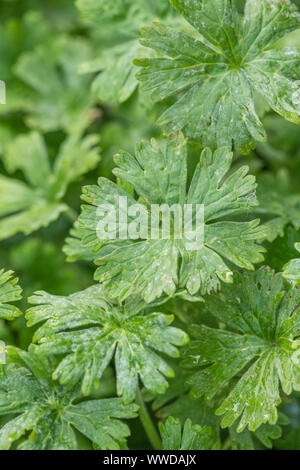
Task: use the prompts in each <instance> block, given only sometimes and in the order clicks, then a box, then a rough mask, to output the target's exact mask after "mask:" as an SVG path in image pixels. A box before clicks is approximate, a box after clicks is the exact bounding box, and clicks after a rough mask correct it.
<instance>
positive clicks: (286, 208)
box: [257, 169, 300, 241]
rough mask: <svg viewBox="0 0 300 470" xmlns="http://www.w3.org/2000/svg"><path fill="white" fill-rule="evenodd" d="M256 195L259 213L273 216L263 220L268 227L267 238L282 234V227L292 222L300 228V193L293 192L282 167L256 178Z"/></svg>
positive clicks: (271, 239)
mask: <svg viewBox="0 0 300 470" xmlns="http://www.w3.org/2000/svg"><path fill="white" fill-rule="evenodd" d="M258 183H259V184H258V191H257V197H258V200H259V202H260V205H259V208H258V211H259V213H260V214H266V215H268V216H271V217H272V216H273V217H272V218H271V220H268V221H267V222H265V225H266V226H267V227H268V228H269V234H268V240H269V241H273V240H274V239H275V238H276V237H278V236H281V237H282V236H283V234H284V229H285V227H286V226H287V225H288V224H292V225H293V226H294V227H295V229H296V230H298V229H299V228H300V193H298V194H294V191H293V188H292V185H291V182H290V180H289V174H288V172H287V171H286V170H284V169H282V170H281V171H280V172H278V173H277V174H275V175H274V174H272V173H269V174H268V173H264V174H263V175H261V176H260V178H259V180H258Z"/></svg>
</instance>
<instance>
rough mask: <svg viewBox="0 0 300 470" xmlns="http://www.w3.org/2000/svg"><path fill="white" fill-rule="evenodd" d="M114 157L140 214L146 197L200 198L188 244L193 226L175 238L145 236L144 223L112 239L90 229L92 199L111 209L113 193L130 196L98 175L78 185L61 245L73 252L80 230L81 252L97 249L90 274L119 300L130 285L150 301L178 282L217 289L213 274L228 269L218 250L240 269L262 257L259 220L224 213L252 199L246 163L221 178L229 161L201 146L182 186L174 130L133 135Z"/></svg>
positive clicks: (182, 155) (224, 274) (166, 200)
mask: <svg viewBox="0 0 300 470" xmlns="http://www.w3.org/2000/svg"><path fill="white" fill-rule="evenodd" d="M115 161H116V163H117V164H118V168H116V169H115V170H114V174H115V175H116V176H117V177H118V178H120V179H122V180H123V181H126V182H127V183H129V184H130V185H132V187H133V188H134V189H135V191H136V193H137V195H138V196H139V197H140V200H141V201H143V202H144V205H145V212H146V214H147V219H148V220H150V212H148V209H147V208H149V207H150V205H151V204H159V205H160V204H168V205H169V206H172V205H173V204H180V206H181V207H182V208H183V207H184V204H194V205H195V204H203V205H204V221H205V234H204V236H205V239H204V244H202V243H201V244H200V246H199V248H198V247H197V249H194V250H191V249H190V248H189V246H190V245H191V243H193V242H195V234H194V231H193V230H191V232H185V234H184V237H183V238H181V239H176V235H174V236H173V237H172V238H171V239H164V238H163V236H162V237H161V238H160V239H153V238H151V233H152V232H151V233H150V232H148V230H150V227H149V228H148V229H147V227H142V229H141V230H140V234H141V236H140V237H139V238H140V240H138V241H136V240H126V241H122V240H120V237H119V236H117V239H116V240H110V239H107V240H105V239H104V238H103V239H101V234H100V235H99V233H98V231H97V227H98V224H99V215H98V207H99V206H100V204H107V203H110V204H112V205H113V206H116V212H117V211H118V196H127V197H128V208H129V210H130V207H131V206H133V205H134V204H136V200H135V199H134V198H133V197H131V196H130V195H129V194H128V193H127V192H126V191H125V190H123V189H122V188H121V187H120V186H117V185H115V184H112V183H111V182H110V181H108V180H106V179H104V178H100V179H99V180H98V186H88V187H86V188H84V189H83V196H82V198H83V200H84V201H85V202H87V203H89V204H90V205H86V206H83V208H82V214H81V216H80V218H79V221H78V225H77V228H75V232H73V234H75V235H76V240H73V241H72V240H71V241H69V242H68V244H69V246H68V247H67V249H66V250H67V253H68V254H69V255H70V256H71V257H72V256H73V257H74V256H75V257H76V258H78V251H79V250H78V241H77V240H78V237H80V236H81V238H82V242H81V246H82V250H81V251H82V253H81V255H82V257H83V258H84V257H85V256H87V258H88V259H91V256H92V253H91V250H89V251H88V252H87V248H91V249H94V251H96V250H97V257H96V264H99V265H100V267H99V268H98V269H97V270H96V273H95V278H96V280H98V281H99V282H104V281H108V283H107V284H106V286H105V290H106V291H107V293H108V295H110V296H112V297H119V298H120V299H121V300H124V299H126V298H127V297H128V296H130V295H132V294H134V293H137V292H138V293H140V295H142V297H143V298H144V299H145V301H146V302H152V301H153V300H154V299H155V298H157V297H160V296H161V295H162V294H166V295H174V294H175V292H176V289H178V287H179V288H181V289H185V288H186V289H187V292H188V293H189V294H191V295H195V294H197V293H200V294H201V295H203V294H205V293H206V292H208V291H211V290H217V289H218V288H219V287H220V281H224V282H231V281H232V271H231V269H230V268H229V267H228V265H227V264H226V262H225V260H224V258H225V259H227V260H229V261H231V262H232V263H234V264H235V265H237V266H239V267H241V268H245V269H253V263H258V262H260V261H262V260H263V257H262V252H263V251H264V250H263V248H261V247H260V246H259V245H257V244H256V242H259V241H261V240H262V239H263V238H264V237H265V230H264V228H263V227H259V221H258V220H252V221H251V222H231V221H230V219H229V220H228V218H229V216H232V215H233V214H238V213H245V212H247V211H250V210H251V209H252V208H253V207H255V206H256V198H255V193H254V191H255V188H256V184H255V178H254V177H253V176H249V175H247V173H248V168H247V167H242V168H240V169H239V170H237V171H236V172H234V173H233V174H231V175H230V176H228V177H227V178H226V176H227V174H228V172H229V169H230V166H231V161H232V155H231V153H230V152H228V151H227V149H226V148H221V149H218V150H217V151H216V152H215V154H214V155H213V154H212V152H211V151H210V150H209V149H205V150H204V151H203V152H202V154H201V158H200V162H199V164H198V166H197V168H196V171H195V173H194V176H193V179H192V182H191V184H190V186H189V188H188V189H187V151H186V141H185V140H183V138H182V136H181V135H179V136H178V137H177V138H176V139H175V140H174V141H170V142H163V143H161V144H160V143H158V142H156V141H152V142H151V143H148V142H140V143H139V144H137V147H136V156H135V157H133V156H131V155H129V154H128V153H125V152H123V153H120V154H119V155H117V156H116V157H115ZM216 194H217V197H216ZM225 217H226V220H224V218H225ZM130 223H131V220H130V218H129V219H128V225H130ZM132 223H133V224H134V222H133V221H132ZM149 225H150V224H149ZM121 229H122V225H121V224H120V230H121ZM143 229H144V232H145V234H144V236H143ZM160 230H163V227H162V228H160ZM117 235H119V233H118V234H117ZM98 237H99V238H100V240H99V238H98ZM143 238H144V239H145V240H143ZM97 248H99V249H97ZM179 263H180V267H179Z"/></svg>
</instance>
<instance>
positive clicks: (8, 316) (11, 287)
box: [0, 269, 22, 320]
mask: <svg viewBox="0 0 300 470" xmlns="http://www.w3.org/2000/svg"><path fill="white" fill-rule="evenodd" d="M18 281H19V279H18V278H13V272H12V271H4V269H0V318H2V319H4V320H13V319H14V318H16V317H19V316H20V315H21V314H22V312H21V311H20V310H19V309H18V308H17V307H15V306H14V305H10V302H16V301H17V300H20V299H21V298H22V295H21V294H22V289H21V287H20V286H19V285H18Z"/></svg>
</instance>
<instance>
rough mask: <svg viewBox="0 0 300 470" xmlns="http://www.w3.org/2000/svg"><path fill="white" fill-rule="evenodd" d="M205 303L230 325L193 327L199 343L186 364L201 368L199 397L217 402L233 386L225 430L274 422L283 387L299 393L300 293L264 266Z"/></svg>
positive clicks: (195, 381)
mask: <svg viewBox="0 0 300 470" xmlns="http://www.w3.org/2000/svg"><path fill="white" fill-rule="evenodd" d="M203 305H204V308H205V309H207V310H208V312H210V313H211V314H213V315H214V316H216V317H217V318H218V319H219V321H220V322H222V324H224V325H225V326H224V328H222V329H215V328H208V327H205V326H195V327H192V328H191V331H192V332H193V335H194V337H195V338H196V340H195V341H194V342H191V345H190V346H189V347H188V348H187V351H186V354H185V357H186V360H185V364H186V365H188V366H192V367H196V368H200V370H199V371H198V372H196V373H195V374H194V375H192V376H191V378H190V379H189V381H188V382H189V384H190V385H191V386H192V391H193V394H194V396H196V397H200V396H203V395H204V396H206V397H207V398H208V399H212V398H213V397H214V396H216V394H217V393H218V392H219V391H220V390H222V389H224V387H225V386H229V387H230V390H231V391H230V393H229V395H228V396H227V397H226V398H225V399H224V400H223V401H222V403H221V405H220V406H219V408H218V409H217V414H218V415H223V418H222V426H223V427H227V426H232V424H233V423H234V422H235V421H236V420H237V419H238V418H239V417H240V418H241V419H240V422H239V424H238V427H237V431H238V432H241V431H243V430H244V429H245V428H246V427H247V426H248V428H249V430H250V431H255V430H256V429H258V428H259V427H260V426H261V425H262V424H264V423H269V424H275V423H276V422H277V418H278V413H277V406H278V405H279V404H280V402H281V395H280V385H281V388H282V390H283V392H284V393H285V394H287V395H290V394H291V393H292V391H293V390H300V381H299V377H300V375H299V374H300V362H299V354H300V348H299V341H298V337H299V324H300V318H299V312H300V310H299V307H300V290H299V289H295V288H293V287H291V286H288V285H285V282H284V279H283V278H282V276H281V274H280V273H279V274H276V275H275V274H274V272H273V271H272V270H270V269H269V268H261V269H260V270H258V271H257V272H255V273H253V274H252V273H251V274H249V273H245V274H236V275H235V288H234V289H229V288H228V287H227V286H224V288H223V290H222V292H221V293H219V294H218V295H212V296H207V297H206V303H205V304H203ZM204 366H205V367H204Z"/></svg>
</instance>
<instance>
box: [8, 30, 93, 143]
mask: <svg viewBox="0 0 300 470" xmlns="http://www.w3.org/2000/svg"><path fill="white" fill-rule="evenodd" d="M90 54H91V51H90V47H89V45H88V44H87V43H86V42H85V41H83V40H82V39H80V38H77V39H70V38H64V37H62V38H59V39H58V40H56V41H53V40H52V41H51V42H50V43H47V44H45V45H39V46H37V47H36V48H35V49H34V50H33V51H30V52H26V53H24V54H22V55H21V56H20V57H19V59H18V61H17V63H16V66H15V73H16V75H17V76H18V77H19V78H20V80H22V81H23V82H24V83H25V84H26V85H28V87H29V90H28V91H27V92H26V93H24V99H23V109H24V110H25V111H26V112H27V114H28V116H27V117H26V123H27V124H28V126H29V127H33V128H37V129H40V130H41V131H44V132H47V131H55V130H58V129H62V130H64V131H65V132H67V133H72V134H76V133H79V132H80V131H83V130H85V128H86V127H88V126H89V124H90V123H91V121H92V113H91V110H92V107H93V103H94V100H93V98H92V96H91V95H90V94H89V93H88V89H89V85H90V79H89V78H87V77H86V76H81V75H79V74H78V70H77V69H78V66H79V64H80V63H81V62H82V60H84V59H86V58H87V57H89V56H90ZM54 96H55V100H54V99H53V97H54Z"/></svg>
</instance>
